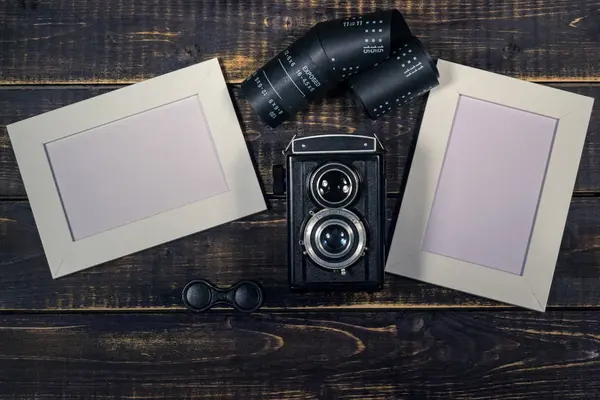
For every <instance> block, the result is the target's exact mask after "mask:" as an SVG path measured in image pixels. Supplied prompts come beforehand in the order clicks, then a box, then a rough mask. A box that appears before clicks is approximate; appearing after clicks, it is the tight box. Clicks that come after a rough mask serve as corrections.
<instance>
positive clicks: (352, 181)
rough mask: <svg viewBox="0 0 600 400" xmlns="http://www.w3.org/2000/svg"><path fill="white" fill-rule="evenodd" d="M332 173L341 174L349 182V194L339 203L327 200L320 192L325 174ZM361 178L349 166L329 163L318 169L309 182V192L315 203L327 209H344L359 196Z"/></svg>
mask: <svg viewBox="0 0 600 400" xmlns="http://www.w3.org/2000/svg"><path fill="white" fill-rule="evenodd" d="M330 172H339V173H340V174H342V175H343V176H344V178H346V180H347V181H348V186H349V187H350V188H349V190H348V194H347V195H346V196H345V197H344V198H343V199H342V200H339V201H331V200H327V199H326V198H325V197H324V196H323V194H322V193H321V192H320V191H319V187H320V186H321V185H320V182H321V180H322V178H323V177H324V176H325V174H327V173H330ZM358 186H359V177H358V173H357V172H356V171H354V169H352V168H350V167H349V166H347V165H345V164H342V163H339V162H328V163H326V164H323V165H321V166H320V167H319V168H317V169H316V170H315V171H314V172H313V173H312V175H311V177H310V181H309V191H310V193H311V195H312V197H313V199H314V200H315V202H316V203H317V204H318V205H320V206H321V207H325V208H342V207H345V206H347V205H349V204H352V202H354V200H355V199H356V196H357V195H358Z"/></svg>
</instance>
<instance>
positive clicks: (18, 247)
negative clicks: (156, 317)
mask: <svg viewBox="0 0 600 400" xmlns="http://www.w3.org/2000/svg"><path fill="white" fill-rule="evenodd" d="M397 207H398V200H397V199H390V200H389V201H388V210H389V211H388V217H389V221H391V220H392V219H394V220H395V214H394V213H395V211H396V210H397ZM389 221H388V223H389ZM598 231H600V198H577V199H574V200H573V203H572V205H571V210H570V213H569V217H568V223H567V227H566V230H565V234H564V239H563V244H562V251H561V253H560V256H559V260H558V264H557V268H556V272H555V276H554V283H553V286H552V290H551V294H550V300H549V307H564V306H568V307H598V306H600V292H599V291H598V276H599V275H600V237H599V236H598ZM286 241H287V236H286V232H285V203H284V201H283V200H272V201H270V202H269V211H268V212H264V213H260V214H257V215H255V216H253V217H249V218H245V219H243V220H240V221H237V222H233V223H229V224H226V225H223V226H220V227H217V228H214V229H211V230H209V231H206V232H202V233H198V234H195V235H192V236H189V237H187V238H184V239H181V240H177V241H174V242H171V243H168V244H165V245H161V246H157V247H155V248H152V249H149V250H146V251H143V252H140V253H137V254H133V255H129V256H126V257H123V258H121V259H118V260H115V261H112V262H109V263H106V264H104V265H100V266H97V267H93V268H91V269H88V270H85V271H82V272H78V273H76V274H73V275H71V276H67V277H64V278H61V279H58V280H52V278H51V277H50V272H49V269H48V265H47V263H46V260H45V257H44V254H43V251H42V248H41V243H40V241H39V236H38V234H37V231H36V229H35V224H34V221H33V216H32V214H31V210H30V209H29V205H28V203H26V202H10V201H7V202H0V287H1V288H2V290H1V291H0V311H1V310H31V309H34V310H55V311H59V310H80V311H86V310H106V309H118V310H142V309H153V310H167V309H181V308H182V303H181V290H182V288H183V286H184V285H185V284H186V283H187V282H188V281H190V280H192V279H199V278H205V279H209V280H211V281H213V282H214V283H215V284H218V285H225V286H226V285H231V284H233V283H234V282H237V281H238V280H240V279H255V280H258V281H259V282H261V283H262V284H263V286H264V287H265V290H266V301H265V307H266V309H271V310H281V309H301V310H306V309H310V310H325V309H328V308H338V309H343V308H358V309H360V308H369V309H387V308H400V309H402V308H448V307H473V308H475V307H480V308H481V307H505V306H504V305H502V304H500V303H496V302H493V301H489V300H485V299H482V298H477V297H474V296H470V295H467V294H463V293H460V292H457V291H453V290H449V289H445V288H441V287H437V286H433V285H429V284H424V283H420V282H417V281H413V280H410V279H406V278H401V277H397V276H393V275H389V274H388V275H386V284H385V287H384V289H383V290H382V291H381V292H378V293H373V294H367V293H308V294H296V293H291V292H290V291H289V289H288V285H287V261H286V247H285V246H286Z"/></svg>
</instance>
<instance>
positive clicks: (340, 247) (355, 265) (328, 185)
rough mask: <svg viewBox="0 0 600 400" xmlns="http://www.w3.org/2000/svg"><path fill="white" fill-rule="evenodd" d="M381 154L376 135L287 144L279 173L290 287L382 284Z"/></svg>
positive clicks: (357, 287) (364, 287)
mask: <svg viewBox="0 0 600 400" xmlns="http://www.w3.org/2000/svg"><path fill="white" fill-rule="evenodd" d="M383 153H384V150H383V147H382V146H381V144H380V142H379V140H378V139H377V138H376V137H374V136H373V137H371V136H360V135H318V136H310V137H302V138H294V139H293V140H292V142H291V143H290V144H289V145H288V148H287V149H286V152H285V154H286V170H287V171H286V172H287V174H286V175H285V173H284V172H283V171H281V172H280V173H279V178H283V177H284V175H285V181H286V184H285V190H286V192H287V217H288V257H289V260H288V261H289V281H290V286H291V288H292V289H293V290H299V291H317V290H332V291H333V290H341V291H352V290H364V291H375V290H379V289H380V288H381V287H382V286H383V276H384V258H385V238H384V236H385V221H386V218H385V207H386V205H385V168H384V157H383ZM275 175H277V174H275ZM281 180H282V179H279V182H281ZM275 181H276V183H275V184H276V185H277V181H278V179H277V176H275ZM282 186H283V185H282Z"/></svg>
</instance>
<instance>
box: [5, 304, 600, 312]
mask: <svg viewBox="0 0 600 400" xmlns="http://www.w3.org/2000/svg"><path fill="white" fill-rule="evenodd" d="M332 311H340V312H369V311H377V312H401V311H419V312H427V311H461V312H464V311H473V312H482V311H489V312H532V313H536V314H539V315H542V314H544V313H543V312H538V311H532V310H528V309H525V308H521V307H516V306H510V305H504V304H498V305H490V304H482V305H477V304H464V305H447V304H439V305H438V304H423V305H417V304H410V305H408V304H406V305H397V306H393V305H389V304H370V305H365V304H362V305H351V304H349V305H337V306H313V307H261V308H260V310H259V311H257V312H255V313H253V314H267V313H269V314H271V313H273V314H274V313H276V314H287V313H290V314H297V313H324V312H332ZM556 311H600V307H599V306H598V305H585V304H584V305H578V306H572V307H571V306H548V307H547V308H546V312H556ZM92 313H93V314H134V313H137V314H152V313H157V314H158V313H160V314H176V313H191V311H188V310H187V309H186V308H184V307H122V308H110V307H84V308H74V309H61V308H47V309H46V308H43V309H37V308H14V309H13V308H7V309H0V315H8V314H40V315H41V314H92ZM231 313H236V314H237V312H236V311H235V310H233V309H231V308H222V307H218V308H213V309H211V310H210V311H208V312H206V313H204V314H215V315H222V314H231Z"/></svg>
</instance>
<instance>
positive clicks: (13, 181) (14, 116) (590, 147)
mask: <svg viewBox="0 0 600 400" xmlns="http://www.w3.org/2000/svg"><path fill="white" fill-rule="evenodd" d="M552 86H553V87H558V88H562V89H565V90H568V91H571V92H574V93H579V94H583V95H586V96H591V97H600V85H570V84H560V85H556V84H554V85H552ZM108 90H111V89H109V88H86V87H81V88H78V89H68V90H64V87H63V88H62V89H61V88H54V89H49V88H46V89H35V88H27V89H14V90H11V89H6V87H5V88H4V89H2V90H0V197H3V196H4V197H16V196H24V195H25V190H24V188H23V183H22V182H21V178H20V176H19V173H18V169H17V165H16V162H15V158H14V154H13V151H12V149H11V147H10V141H9V139H8V136H7V133H6V129H5V127H4V125H6V124H9V123H12V122H15V121H18V120H21V119H24V118H27V117H31V116H34V115H37V114H40V113H43V112H47V111H50V110H53V109H56V108H59V107H61V106H65V105H68V104H71V103H74V102H77V101H81V100H84V99H87V98H90V97H92V96H96V95H99V94H102V93H106V92H107V91H108ZM232 93H233V98H234V102H235V104H236V108H237V109H238V111H239V112H238V115H239V116H240V119H241V125H242V128H243V131H244V134H245V136H246V140H247V143H248V147H249V149H250V152H251V153H252V156H253V159H254V161H255V164H256V166H257V169H258V173H259V175H260V179H261V182H262V184H263V187H264V189H265V191H266V192H267V193H271V192H272V176H271V167H272V165H273V164H275V163H279V164H281V163H283V161H284V159H283V155H282V154H281V151H282V150H283V149H285V147H286V145H287V144H288V143H289V141H290V140H291V139H292V137H293V136H294V135H295V134H300V135H315V134H320V133H358V134H372V133H376V134H377V135H378V136H379V137H380V138H381V140H382V141H383V144H384V145H385V146H386V148H387V150H388V153H387V158H386V162H387V177H388V191H389V192H390V193H398V191H399V188H400V185H401V182H402V180H403V179H404V177H405V170H406V164H407V160H408V155H409V154H410V149H411V145H412V143H413V142H414V139H415V138H416V132H417V130H418V121H419V120H420V118H421V116H422V114H423V110H424V106H425V100H424V99H421V100H420V101H416V102H415V103H414V104H412V105H411V106H408V107H404V108H402V109H400V110H396V111H395V112H394V113H393V114H391V115H389V116H386V117H384V118H382V119H380V120H378V121H371V120H369V119H368V118H367V117H366V115H364V114H363V113H362V112H361V111H360V110H358V109H357V108H356V106H355V104H354V101H353V100H352V99H351V98H350V97H345V96H341V95H335V94H334V96H333V97H331V98H328V99H324V100H322V101H321V102H319V103H318V104H314V105H311V106H310V108H309V109H308V110H306V111H304V112H303V113H301V114H299V115H298V117H297V118H296V119H295V120H294V121H290V122H287V123H285V124H284V125H283V126H281V127H279V128H278V129H276V130H273V129H270V128H268V127H266V126H265V125H264V124H262V122H260V121H259V120H258V117H256V116H255V115H254V113H253V111H252V109H251V108H250V106H249V104H248V103H247V102H246V101H245V100H244V99H243V97H242V95H241V91H240V90H239V88H237V87H235V88H232ZM575 190H576V191H584V192H596V191H600V102H596V104H595V108H594V112H593V114H592V121H591V123H590V129H589V133H588V138H587V142H586V146H585V150H584V152H583V158H582V161H581V165H580V169H579V176H578V180H577V183H576V187H575Z"/></svg>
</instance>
